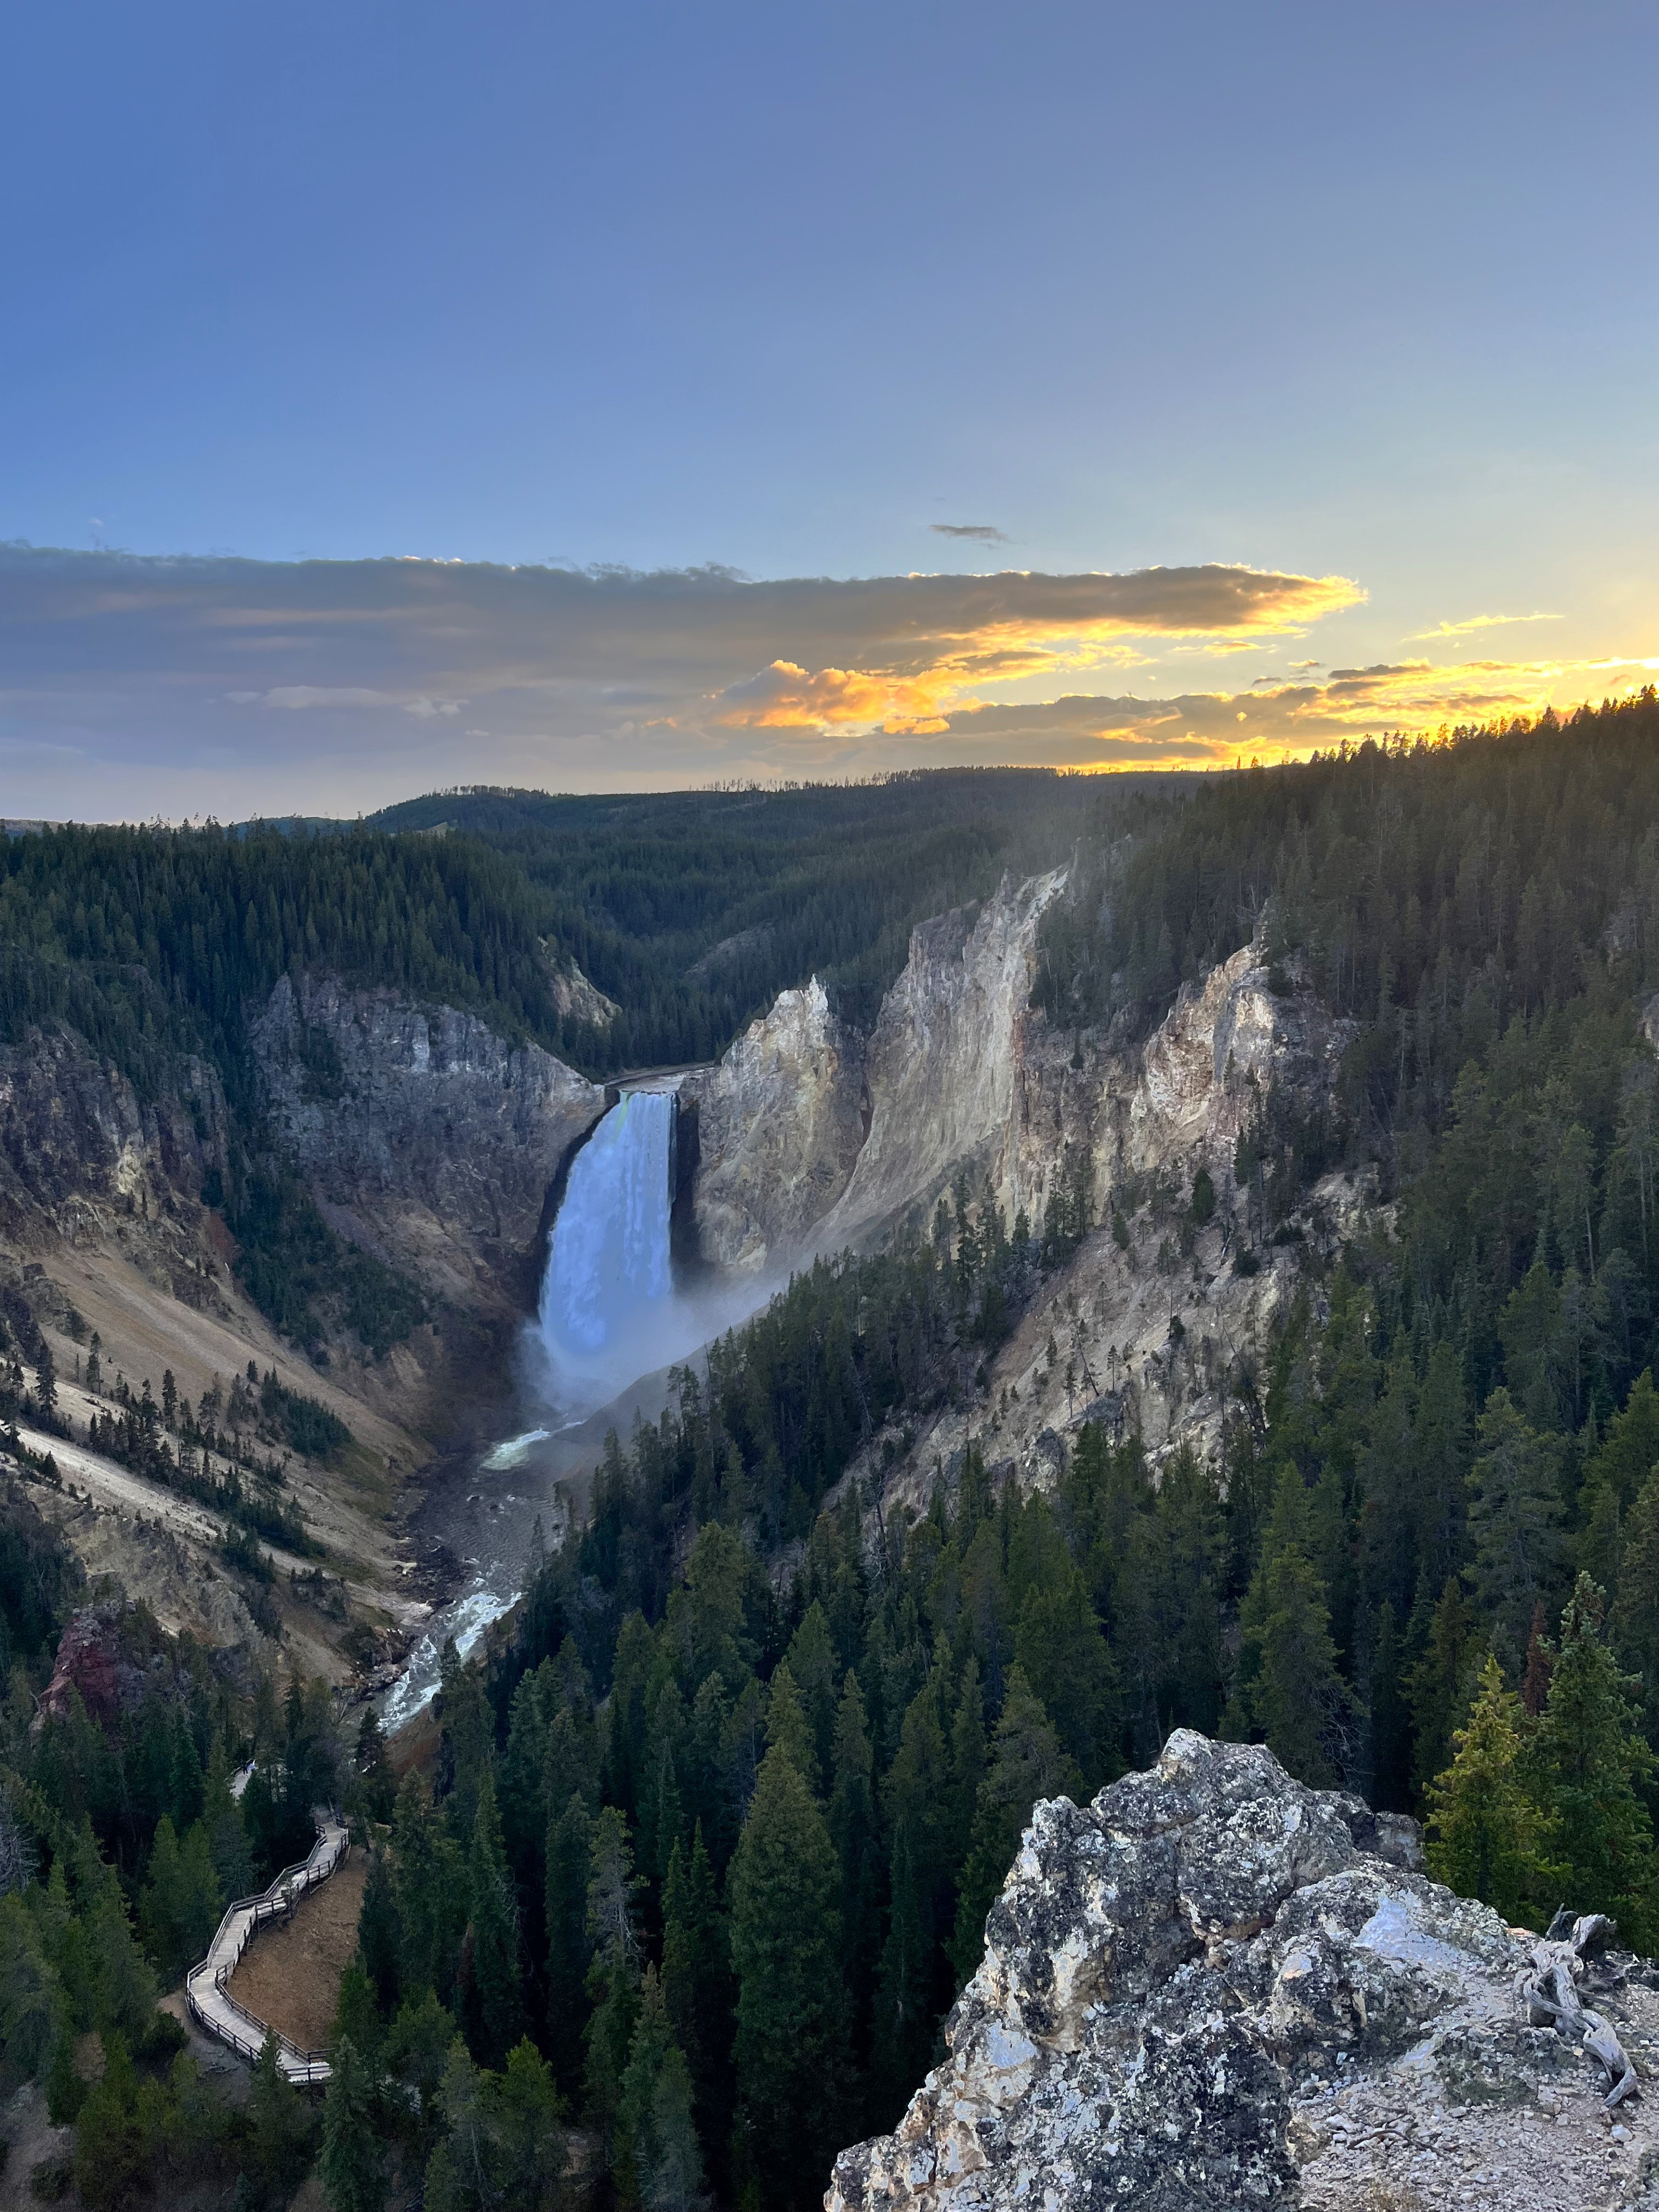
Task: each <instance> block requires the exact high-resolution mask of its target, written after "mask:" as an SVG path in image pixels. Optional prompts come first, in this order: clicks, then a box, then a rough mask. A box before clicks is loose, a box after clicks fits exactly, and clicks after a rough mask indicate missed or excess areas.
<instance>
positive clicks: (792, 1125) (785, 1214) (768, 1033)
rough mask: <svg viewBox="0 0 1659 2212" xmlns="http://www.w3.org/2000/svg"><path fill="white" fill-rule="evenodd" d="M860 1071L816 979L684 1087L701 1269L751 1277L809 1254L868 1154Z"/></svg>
mask: <svg viewBox="0 0 1659 2212" xmlns="http://www.w3.org/2000/svg"><path fill="white" fill-rule="evenodd" d="M863 1060H864V1055H863V1049H862V1045H861V1042H860V1039H859V1038H857V1037H856V1036H853V1035H852V1034H851V1033H850V1032H849V1031H848V1030H846V1029H845V1028H844V1027H843V1026H842V1024H841V1023H840V1022H838V1021H837V1020H836V1018H835V1016H834V1015H833V1014H832V1013H831V1012H830V1011H829V1000H828V999H827V998H826V997H825V995H824V991H823V985H822V984H821V983H820V982H819V981H818V980H817V976H816V975H815V976H814V977H813V978H812V980H811V982H810V983H808V984H807V985H806V987H805V989H803V990H799V991H785V992H783V993H781V995H780V996H779V998H778V999H777V1000H776V1002H775V1005H774V1006H773V1007H772V1009H771V1011H770V1012H769V1013H768V1014H767V1015H766V1016H765V1017H764V1018H763V1019H762V1020H760V1021H757V1022H752V1023H750V1026H749V1028H748V1029H747V1030H745V1031H744V1034H743V1035H742V1036H740V1037H739V1038H738V1041H737V1042H736V1043H735V1044H733V1045H732V1047H731V1048H730V1049H729V1050H728V1051H727V1053H726V1056H725V1058H724V1059H723V1060H721V1061H720V1064H719V1066H717V1067H714V1068H710V1069H707V1070H703V1069H699V1070H698V1071H696V1073H693V1074H691V1075H688V1076H687V1077H685V1078H684V1080H683V1081H682V1083H681V1085H680V1089H679V1097H680V1113H681V1115H682V1117H684V1116H685V1115H686V1114H687V1113H688V1111H690V1110H695V1112H696V1118H697V1148H698V1153H699V1157H700V1163H701V1164H700V1165H699V1168H698V1171H697V1176H696V1184H695V1187H694V1191H693V1200H692V1204H693V1214H694V1218H695V1220H696V1230H697V1243H698V1248H699V1250H700V1253H701V1255H702V1258H703V1259H705V1260H707V1261H710V1262H712V1263H713V1264H714V1266H716V1267H727V1268H733V1269H737V1270H739V1271H741V1272H744V1273H750V1272H758V1271H759V1270H760V1269H762V1268H763V1267H765V1265H766V1263H767V1261H768V1260H769V1258H770V1257H773V1256H775V1255H787V1254H788V1253H790V1252H793V1251H798V1250H799V1249H800V1247H801V1246H802V1245H803V1244H804V1243H805V1241H806V1237H807V1235H808V1232H809V1231H811V1228H812V1226H813V1225H814V1224H815V1223H816V1222H817V1221H818V1220H819V1219H821V1218H822V1217H823V1215H824V1214H825V1213H827V1212H829V1208H830V1207H831V1206H833V1205H834V1204H835V1202H836V1200H837V1199H838V1198H839V1197H840V1196H841V1194H842V1191H843V1190H844V1189H845V1188H847V1179H848V1176H850V1175H851V1174H852V1172H853V1168H854V1163H855V1162H856V1160H857V1158H858V1156H859V1151H860V1146H862V1145H863V1142H864V1137H865V1129H866V1122H865V1109H866V1099H865V1091H864V1065H863Z"/></svg>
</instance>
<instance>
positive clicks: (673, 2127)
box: [613, 1966, 702, 2208]
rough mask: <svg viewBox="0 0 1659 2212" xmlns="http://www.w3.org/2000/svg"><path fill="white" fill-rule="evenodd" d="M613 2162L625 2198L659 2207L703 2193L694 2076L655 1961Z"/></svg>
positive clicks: (644, 1988) (632, 2049)
mask: <svg viewBox="0 0 1659 2212" xmlns="http://www.w3.org/2000/svg"><path fill="white" fill-rule="evenodd" d="M617 2139H618V2154H617V2160H616V2162H615V2165H614V2167H613V2176H614V2179H615V2181H616V2185H617V2195H618V2197H619V2198H620V2200H621V2201H622V2203H623V2204H624V2205H641V2206H647V2207H653V2208H654V2207H656V2206H658V2205H659V2204H660V2203H663V2201H664V2200H665V2198H667V2199H668V2200H670V2201H682V2202H683V2201H684V2200H685V2199H686V2198H687V2197H690V2198H691V2199H693V2200H695V2199H696V2197H699V2196H700V2195H701V2193H702V2154H701V2152H700V2151H699V2149H698V2148H697V2137H696V2129H695V2128H694V2127H693V2126H692V2124H691V2077H690V2072H689V2070H688V2069H687V2067H686V2063H685V2057H684V2053H683V2052H682V2051H681V2050H680V2048H679V2046H678V2044H677V2043H676V2042H675V2040H674V2033H673V2027H672V2024H671V2021H670V2019H669V2015H668V2008H667V2007H666V2005H665V2002H664V2000H663V1993H662V1990H661V1987H660V1985H659V1983H658V1979H657V1976H656V1972H655V1971H654V1969H653V1968H652V1967H650V1966H647V1968H646V1970H645V1975H644V1978H643V1980H642V1982H641V1985H640V2010H639V2018H638V2020H637V2021H635V2027H634V2039H633V2042H632V2044H631V2045H629V2054H628V2069H627V2071H626V2072H625V2073H624V2075H623V2083H622V2097H621V2100H620V2103H619V2106H618V2108H617Z"/></svg>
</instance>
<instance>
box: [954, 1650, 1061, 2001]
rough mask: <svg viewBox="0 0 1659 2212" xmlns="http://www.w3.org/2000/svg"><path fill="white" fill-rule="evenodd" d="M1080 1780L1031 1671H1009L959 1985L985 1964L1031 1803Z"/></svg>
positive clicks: (978, 1816)
mask: <svg viewBox="0 0 1659 2212" xmlns="http://www.w3.org/2000/svg"><path fill="white" fill-rule="evenodd" d="M1075 1784H1076V1771H1075V1769H1074V1768H1073V1765H1072V1763H1071V1761H1070V1760H1069V1759H1067V1758H1066V1754H1065V1753H1064V1752H1063V1751H1061V1749H1060V1739H1059V1737H1058V1736H1057V1735H1055V1734H1054V1726H1053V1723H1051V1722H1050V1720H1049V1718H1048V1715H1047V1713H1045V1712H1044V1711H1043V1709H1042V1705H1041V1704H1040V1703H1039V1702H1038V1700H1037V1699H1036V1696H1035V1695H1034V1694H1033V1692H1032V1690H1031V1686H1030V1683H1029V1682H1028V1681H1027V1680H1026V1679H1025V1674H1024V1669H1023V1668H1020V1667H1018V1666H1016V1667H1015V1668H1012V1670H1011V1672H1010V1674H1009V1676H1008V1694H1007V1696H1006V1698H1005V1699H1003V1705H1002V1713H1001V1717H1000V1719H999V1720H998V1722H997V1726H996V1735H995V1737H994V1741H993V1744H992V1748H991V1759H990V1765H989V1766H988V1767H987V1771H986V1775H985V1779H984V1781H983V1782H982V1783H981V1784H980V1789H979V1796H978V1799H977V1802H976V1803H975V1812H974V1830H973V1837H972V1840H971V1842H970V1844H969V1852H968V1858H967V1862H966V1863H965V1864H964V1866H963V1870H962V1881H961V1893H960V1896H959V1899H958V1902H957V1920H956V1929H955V1932H954V1934H953V1936H952V1937H951V1960H952V1962H953V1964H954V1965H955V1967H956V1971H957V1987H958V1988H960V1987H961V1985H962V1984H963V1983H964V1982H965V1981H966V1980H967V1979H968V1977H969V1975H970V1974H971V1973H972V1972H974V1969H975V1967H976V1966H978V1964H979V1962H980V1960H981V1956H982V1955H983V1953H984V1948H985V1916H986V1914H987V1912H988V1911H990V1909H991V1907H992V1905H993V1904H994V1902H995V1901H996V1899H997V1896H998V1894H999V1893H1000V1890H1001V1888H1002V1885H1003V1883H1004V1882H1005V1881H1006V1879H1007V1875H1008V1869H1009V1868H1010V1867H1011V1866H1012V1863H1013V1859H1014V1854H1015V1852H1016V1851H1017V1850H1018V1848H1019V1839H1020V1836H1021V1834H1022V1832H1024V1827H1025V1825H1026V1822H1027V1821H1028V1820H1030V1817H1031V1808H1032V1807H1033V1806H1034V1805H1035V1804H1036V1802H1037V1800H1038V1798H1040V1797H1057V1796H1060V1795H1061V1794H1062V1793H1066V1792H1068V1791H1069V1790H1072V1789H1073V1788H1074V1787H1075Z"/></svg>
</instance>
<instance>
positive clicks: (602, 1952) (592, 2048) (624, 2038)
mask: <svg viewBox="0 0 1659 2212" xmlns="http://www.w3.org/2000/svg"><path fill="white" fill-rule="evenodd" d="M640 1888H641V1883H640V1882H639V1881H638V1880H637V1879H636V1878H635V1873H634V1852H633V1847H632V1845H631V1844H630V1843H629V1838H628V1823H627V1821H626V1820H625V1819H624V1818H623V1814H622V1813H621V1811H620V1810H619V1809H618V1808H617V1807H616V1806H614V1805H607V1806H605V1808H604V1809H603V1811H602V1812H601V1813H600V1814H599V1819H598V1820H596V1821H595V1822H594V1824H593V1846H592V1861H591V1872H590V1874H589V1876H588V1883H587V1941H588V1943H589V1946H590V1948H591V1949H592V1965H591V1966H589V1968H588V1970H587V1994H588V1996H589V1997H590V1998H591V1999H592V2006H593V2009H592V2013H591V2015H589V2018H588V2022H587V2027H586V2031H585V2040H586V2066H585V2068H584V2081H585V2085H586V2095H587V2106H588V2110H589V2112H590V2113H591V2114H592V2118H593V2120H594V2123H595V2124H596V2125H597V2126H598V2127H599V2129H600V2130H601V2131H602V2132H603V2133H604V2135H605V2138H606V2140H607V2142H614V2139H615V2134H616V2127H617V2112H618V2110H619V2108H620V2106H621V2103H622V2081H623V2073H624V2072H625V2071H626V2069H627V2066H628V2053H629V2047H630V2045H632V2043H633V2039H634V2023H635V2020H636V2019H637V2018H638V2016H639V2004H640V1996H639V1990H640V1956H639V1933H638V1929H637V1928H636V1926H635V1898H636V1896H637V1893H638V1892H639V1890H640Z"/></svg>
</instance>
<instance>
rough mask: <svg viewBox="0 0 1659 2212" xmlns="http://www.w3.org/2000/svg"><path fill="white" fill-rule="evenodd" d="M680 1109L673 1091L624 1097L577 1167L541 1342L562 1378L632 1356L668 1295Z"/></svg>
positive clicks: (558, 1229)
mask: <svg viewBox="0 0 1659 2212" xmlns="http://www.w3.org/2000/svg"><path fill="white" fill-rule="evenodd" d="M674 1109H675V1101H674V1096H673V1093H672V1092H671V1091H624V1092H623V1096H622V1097H621V1098H620V1099H618V1101H617V1103H616V1104H615V1105H614V1106H613V1107H612V1108H611V1111H610V1112H609V1113H608V1114H607V1115H605V1118H604V1120H603V1121H601V1122H600V1123H599V1127H597V1128H596V1129H595V1130H594V1132H593V1133H592V1136H591V1137H590V1138H589V1139H588V1140H587V1142H586V1144H585V1145H584V1146H582V1148H581V1150H580V1152H578V1153H577V1155H576V1157H575V1158H574V1161H573V1162H572V1163H571V1167H570V1176H569V1180H568V1182H567V1183H566V1185H565V1193H564V1200H563V1203H562V1205H561V1206H560V1207H559V1211H558V1217H557V1218H556V1220H555V1222H554V1225H553V1234H552V1236H551V1237H550V1239H549V1241H548V1251H547V1272H546V1273H545V1274H544V1277H543V1279H542V1297H541V1313H540V1317H539V1322H540V1328H541V1334H542V1341H543V1344H544V1346H545V1347H546V1351H547V1354H548V1358H549V1362H550V1366H551V1368H552V1370H553V1371H554V1372H555V1373H557V1372H558V1371H559V1370H561V1369H563V1368H567V1367H568V1366H570V1365H572V1364H574V1365H575V1366H576V1367H577V1368H578V1369H580V1368H582V1367H583V1366H585V1365H586V1364H587V1363H589V1362H591V1361H593V1360H595V1359H600V1360H605V1355H606V1354H607V1353H611V1354H612V1355H614V1354H615V1353H616V1352H618V1351H624V1350H626V1349H628V1348H629V1347H630V1346H631V1345H632V1344H633V1343H634V1342H636V1341H638V1340H640V1338H641V1332H642V1331H648V1329H649V1327H650V1322H651V1318H652V1316H651V1313H650V1309H651V1307H652V1305H653V1304H655V1303H656V1302H658V1301H660V1300H663V1299H666V1298H667V1297H670V1296H671V1292H672V1288H673V1285H672V1281H671V1275H670V1271H669V1264H668V1216H669V1209H670V1207H671V1204H672V1197H673V1194H672V1191H671V1179H672V1172H673V1145H674ZM605 1364H606V1365H607V1366H609V1365H611V1364H612V1363H611V1361H610V1360H605Z"/></svg>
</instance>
